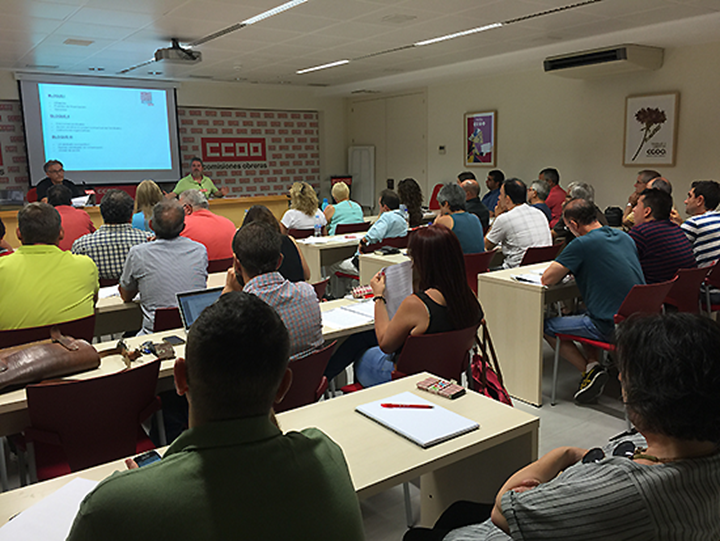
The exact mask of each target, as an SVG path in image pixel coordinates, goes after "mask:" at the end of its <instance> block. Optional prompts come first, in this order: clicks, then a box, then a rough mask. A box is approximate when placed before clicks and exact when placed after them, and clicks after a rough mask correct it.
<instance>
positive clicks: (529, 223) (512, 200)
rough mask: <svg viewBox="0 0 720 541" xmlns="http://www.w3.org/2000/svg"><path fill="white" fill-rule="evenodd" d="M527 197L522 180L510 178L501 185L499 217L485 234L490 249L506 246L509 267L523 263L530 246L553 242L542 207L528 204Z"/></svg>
mask: <svg viewBox="0 0 720 541" xmlns="http://www.w3.org/2000/svg"><path fill="white" fill-rule="evenodd" d="M526 197H527V188H526V187H525V183H524V182H523V181H522V180H520V179H518V178H511V179H508V180H506V181H505V182H504V183H503V185H502V186H501V187H500V198H499V200H498V204H497V206H496V207H495V221H494V222H493V224H492V226H491V227H490V231H488V232H487V233H486V235H485V249H486V250H492V249H493V248H495V246H497V245H498V244H499V245H501V246H502V252H503V255H504V256H505V260H504V261H503V268H506V269H509V268H512V267H517V266H519V265H520V263H521V261H522V258H523V256H524V255H525V252H526V251H527V249H528V248H531V247H534V246H550V245H551V244H552V237H551V235H550V227H549V225H548V221H547V218H545V215H544V214H543V212H542V211H541V210H539V209H536V208H533V207H531V206H530V205H528V204H526V203H525V198H526Z"/></svg>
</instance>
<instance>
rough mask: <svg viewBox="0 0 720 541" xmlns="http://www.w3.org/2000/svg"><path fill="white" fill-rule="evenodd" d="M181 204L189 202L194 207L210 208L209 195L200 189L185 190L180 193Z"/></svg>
mask: <svg viewBox="0 0 720 541" xmlns="http://www.w3.org/2000/svg"><path fill="white" fill-rule="evenodd" d="M178 199H179V200H180V204H181V205H182V204H183V203H187V204H188V205H190V206H191V207H192V208H194V209H209V208H210V205H209V204H208V200H207V197H205V196H204V195H203V194H202V193H200V190H185V191H184V192H183V193H181V194H180V197H179V198H178Z"/></svg>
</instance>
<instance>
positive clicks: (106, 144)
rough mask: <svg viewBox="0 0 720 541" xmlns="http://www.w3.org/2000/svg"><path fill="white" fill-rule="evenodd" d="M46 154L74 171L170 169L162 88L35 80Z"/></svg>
mask: <svg viewBox="0 0 720 541" xmlns="http://www.w3.org/2000/svg"><path fill="white" fill-rule="evenodd" d="M38 95H39V100H40V115H41V121H42V134H43V146H44V150H45V156H49V157H52V158H53V159H56V160H60V161H61V162H63V164H64V166H65V169H66V170H72V171H138V170H158V169H171V168H172V166H173V164H172V153H171V150H170V145H171V139H170V128H169V126H168V108H167V102H166V99H167V94H166V92H165V91H164V90H157V89H140V88H113V87H107V86H78V85H63V84H44V83H42V84H39V85H38Z"/></svg>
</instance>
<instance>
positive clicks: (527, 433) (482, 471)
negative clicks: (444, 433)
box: [0, 373, 539, 526]
mask: <svg viewBox="0 0 720 541" xmlns="http://www.w3.org/2000/svg"><path fill="white" fill-rule="evenodd" d="M428 375H429V374H427V373H423V374H418V375H415V376H409V377H407V378H403V379H401V380H397V381H393V382H390V383H387V384H384V385H380V386H377V387H372V388H370V389H365V390H363V391H359V392H356V393H352V394H350V395H345V396H342V397H339V398H333V399H331V400H328V401H323V402H318V403H316V404H312V405H309V406H305V407H303V408H298V409H295V410H290V411H287V412H285V413H281V414H279V415H278V420H279V423H280V426H281V427H282V429H283V430H285V431H288V430H300V429H303V428H307V427H317V428H319V429H320V430H322V431H323V432H325V433H326V434H327V435H328V436H330V437H331V438H332V439H333V440H334V441H335V442H337V443H338V445H340V447H342V449H343V451H344V453H345V458H346V460H347V462H348V465H349V467H350V474H351V476H352V479H353V483H354V485H355V490H356V491H357V494H358V497H360V498H367V497H370V496H373V495H375V494H378V493H380V492H382V491H384V490H387V489H388V488H390V487H393V486H395V485H398V484H400V483H403V482H406V481H410V480H412V479H415V478H417V477H420V490H421V519H420V522H421V524H422V525H424V526H429V525H432V523H433V522H434V521H435V520H436V518H437V517H438V516H439V514H440V513H441V512H442V511H443V510H444V509H445V508H447V506H448V505H450V504H451V503H453V502H454V501H456V500H459V499H466V500H475V501H492V499H493V498H494V497H495V494H496V493H497V491H498V489H499V488H500V486H501V485H502V483H503V482H504V481H505V479H506V478H507V477H508V476H509V475H510V474H512V473H513V472H515V471H516V470H518V469H519V468H521V467H523V466H525V465H526V464H528V463H529V462H531V461H533V460H535V459H537V452H538V426H539V419H538V418H537V417H535V416H533V415H529V414H527V413H524V412H522V411H520V410H517V409H513V408H511V407H508V406H505V405H503V404H500V403H499V402H495V401H493V400H490V399H488V398H485V397H483V396H480V395H478V394H477V393H474V392H469V393H468V394H467V395H465V396H463V397H461V398H458V399H456V400H452V401H451V400H447V399H445V398H440V397H437V396H435V395H431V394H428V393H423V392H421V391H417V390H416V389H415V383H416V382H417V381H419V380H421V379H424V378H425V377H427V376H428ZM403 391H412V392H414V393H415V394H417V395H418V396H422V397H423V398H425V399H426V400H429V401H431V402H434V403H436V404H438V405H439V406H442V407H445V408H447V409H450V410H452V411H454V412H456V413H458V414H460V415H463V416H465V417H468V418H470V419H473V420H475V421H477V422H478V423H479V424H480V429H479V430H475V431H473V432H470V433H468V434H465V435H463V436H459V437H457V438H454V439H452V440H449V441H446V442H443V443H441V444H438V445H435V446H433V447H430V448H428V449H422V448H421V447H419V446H417V445H415V444H414V443H412V442H411V441H409V440H407V439H405V438H403V437H402V436H399V435H397V434H395V433H394V432H392V431H390V430H388V429H386V428H385V427H383V426H381V425H379V424H377V423H375V422H374V421H372V420H370V419H368V418H366V417H364V416H362V415H360V414H359V413H357V412H355V408H356V406H358V405H361V404H365V403H367V402H371V401H374V400H379V399H382V398H384V397H389V396H393V395H395V394H397V393H400V392H403ZM123 469H125V466H124V464H123V461H122V460H119V461H115V462H111V463H108V464H105V465H102V466H97V467H95V468H90V469H88V470H85V471H82V472H78V473H74V474H71V475H67V476H64V477H60V478H57V479H52V480H49V481H45V482H42V483H38V484H35V485H32V486H29V487H24V488H20V489H17V490H13V491H12V492H9V493H5V494H2V495H0V525H2V524H4V523H5V522H7V520H8V519H9V518H10V517H12V516H14V515H15V514H16V513H18V512H21V511H23V510H24V509H27V508H28V507H29V506H31V505H33V504H34V503H36V502H38V501H39V500H40V499H42V498H44V497H46V496H48V495H49V494H51V493H53V492H54V491H56V490H57V489H59V488H60V487H61V486H63V485H65V484H66V483H68V482H69V481H70V480H72V479H73V478H75V477H83V478H85V479H92V480H101V479H104V478H105V477H107V476H108V475H110V474H111V473H112V472H114V471H117V470H123Z"/></svg>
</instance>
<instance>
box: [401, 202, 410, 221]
mask: <svg viewBox="0 0 720 541" xmlns="http://www.w3.org/2000/svg"><path fill="white" fill-rule="evenodd" d="M400 210H401V211H402V213H403V216H404V217H405V221H406V222H407V223H408V224H409V223H410V213H409V212H408V209H407V205H403V204H402V203H401V204H400Z"/></svg>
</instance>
